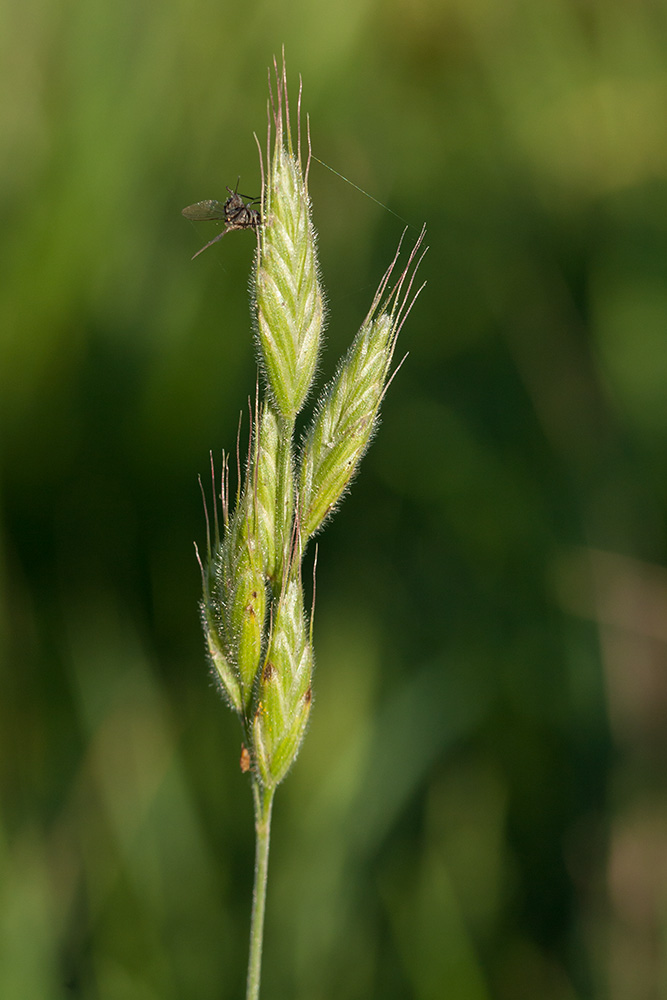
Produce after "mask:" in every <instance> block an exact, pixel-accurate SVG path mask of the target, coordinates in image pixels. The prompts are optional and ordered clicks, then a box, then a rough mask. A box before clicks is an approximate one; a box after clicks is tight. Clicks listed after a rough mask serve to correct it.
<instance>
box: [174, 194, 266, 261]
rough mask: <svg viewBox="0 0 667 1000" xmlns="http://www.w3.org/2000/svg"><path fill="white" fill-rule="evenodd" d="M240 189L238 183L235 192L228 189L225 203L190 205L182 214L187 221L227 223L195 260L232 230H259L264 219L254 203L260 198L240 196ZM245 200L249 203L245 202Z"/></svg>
mask: <svg viewBox="0 0 667 1000" xmlns="http://www.w3.org/2000/svg"><path fill="white" fill-rule="evenodd" d="M238 187H239V182H238V181H237V182H236V187H235V188H234V190H233V191H232V189H231V188H230V187H228V188H227V190H228V191H229V198H228V199H227V201H225V202H221V201H212V200H209V201H198V202H197V203H196V204H195V205H188V207H187V208H184V209H183V211H182V212H181V214H182V215H184V216H185V218H186V219H191V220H192V221H193V222H209V221H211V220H213V219H221V220H222V221H223V222H224V223H225V228H224V229H223V230H222V232H221V233H218V235H217V236H214V237H213V239H212V240H209V242H208V243H207V244H206V245H205V246H203V247H202V248H201V250H198V251H197V253H196V254H194V255H193V257H192V259H193V260H194V259H195V257H198V256H199V254H200V253H203V252H204V250H208V248H209V247H210V246H212V245H213V244H214V243H217V242H218V240H221V239H222V237H223V236H225V235H226V234H227V233H230V232H231V231H232V229H255V230H256V229H259V226H260V223H261V221H262V217H261V215H260V214H259V212H258V211H257V209H256V208H253V207H252V205H253V203H254V202H256V201H259V198H250V197H249V196H248V195H246V194H239V193H238ZM244 198H246V199H247V201H244V200H243V199H244Z"/></svg>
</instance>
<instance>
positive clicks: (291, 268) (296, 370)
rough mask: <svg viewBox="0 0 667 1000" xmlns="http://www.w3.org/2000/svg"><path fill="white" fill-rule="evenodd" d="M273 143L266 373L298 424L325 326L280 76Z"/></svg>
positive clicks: (266, 210) (263, 250)
mask: <svg viewBox="0 0 667 1000" xmlns="http://www.w3.org/2000/svg"><path fill="white" fill-rule="evenodd" d="M276 76H277V106H274V107H273V122H274V128H275V142H274V150H273V157H272V158H269V170H268V181H267V186H266V190H265V196H264V204H263V211H262V216H263V226H262V230H261V238H260V249H259V259H258V266H257V275H256V293H257V313H256V315H257V333H258V340H259V346H260V355H261V362H262V368H263V371H264V374H265V377H266V381H267V384H268V387H269V391H270V393H271V397H272V399H273V402H274V404H275V407H276V410H277V412H278V413H279V414H280V415H281V416H282V417H283V418H284V419H285V420H286V421H288V422H289V423H292V422H293V421H294V418H295V417H296V415H297V413H298V412H299V410H300V409H301V407H302V406H303V404H304V401H305V399H306V396H307V395H308V392H309V390H310V387H311V384H312V381H313V377H314V374H315V368H316V365H317V358H318V354H319V348H320V338H321V333H322V328H323V325H324V304H323V298H322V289H321V287H320V280H319V267H318V262H317V253H316V246H315V230H314V228H313V223H312V218H311V205H310V197H309V195H308V189H307V180H306V177H307V170H306V174H305V175H304V173H303V170H302V166H301V152H300V146H299V144H297V152H296V154H295V152H294V149H293V145H292V136H291V132H290V127H289V103H288V99H287V80H286V76H285V70H284V67H283V72H282V76H281V77H278V75H277V72H276Z"/></svg>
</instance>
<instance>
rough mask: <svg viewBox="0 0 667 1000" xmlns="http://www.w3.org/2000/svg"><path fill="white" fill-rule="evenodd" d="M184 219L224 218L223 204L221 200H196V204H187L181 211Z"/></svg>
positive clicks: (204, 220) (195, 220)
mask: <svg viewBox="0 0 667 1000" xmlns="http://www.w3.org/2000/svg"><path fill="white" fill-rule="evenodd" d="M181 215H184V216H185V218H186V219H191V220H192V221H193V222H208V221H209V220H211V219H225V218H226V215H225V206H224V204H223V203H222V202H221V201H198V202H197V203H196V205H188V207H187V208H184V209H183V211H182V212H181Z"/></svg>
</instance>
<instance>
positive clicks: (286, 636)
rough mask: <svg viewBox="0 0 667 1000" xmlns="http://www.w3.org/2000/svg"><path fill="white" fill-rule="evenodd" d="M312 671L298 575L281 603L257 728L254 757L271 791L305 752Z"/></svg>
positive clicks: (266, 665) (259, 690) (259, 697)
mask: <svg viewBox="0 0 667 1000" xmlns="http://www.w3.org/2000/svg"><path fill="white" fill-rule="evenodd" d="M312 672H313V649H312V642H311V636H310V630H309V628H308V623H307V621H306V616H305V614H304V609H303V589H302V587H301V580H300V579H299V578H298V574H296V573H294V572H293V573H292V574H291V577H290V579H289V580H288V581H287V583H286V585H285V589H284V591H283V593H282V594H281V596H280V598H279V600H278V604H277V608H276V616H275V620H274V622H273V628H272V632H271V639H270V642H269V648H268V650H267V653H266V658H265V661H264V665H263V668H262V673H261V676H260V678H259V684H258V688H257V700H256V707H255V713H254V718H253V724H252V742H253V748H254V758H255V762H256V764H257V767H258V770H259V776H260V779H261V781H262V784H263V785H264V787H265V788H272V787H274V786H275V785H277V784H278V783H279V782H281V781H282V780H283V778H284V777H285V775H286V774H287V772H288V770H289V769H290V767H291V765H292V764H293V762H294V760H295V759H296V755H297V754H298V752H299V748H300V747H301V742H302V740H303V736H304V733H305V731H306V725H307V723H308V716H309V715H310V706H311V701H312V695H311V679H312Z"/></svg>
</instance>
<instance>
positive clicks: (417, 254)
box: [200, 59, 424, 1000]
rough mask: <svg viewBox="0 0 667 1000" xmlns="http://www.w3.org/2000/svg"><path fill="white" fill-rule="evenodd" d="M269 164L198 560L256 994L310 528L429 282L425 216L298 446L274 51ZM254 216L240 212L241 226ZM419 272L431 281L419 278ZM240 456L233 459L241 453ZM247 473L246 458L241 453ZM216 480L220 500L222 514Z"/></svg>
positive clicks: (304, 317) (298, 398)
mask: <svg viewBox="0 0 667 1000" xmlns="http://www.w3.org/2000/svg"><path fill="white" fill-rule="evenodd" d="M274 70H275V85H276V86H275V94H274V92H273V90H272V88H271V86H270V87H269V93H270V106H269V129H268V138H267V151H266V171H265V170H264V163H263V161H262V156H261V151H260V167H261V169H262V199H261V213H260V221H259V223H258V225H257V227H256V229H257V257H256V265H255V272H254V280H253V289H252V295H253V309H254V314H255V319H256V342H257V353H258V361H259V367H260V370H261V372H262V376H263V381H264V385H265V390H266V393H265V399H264V401H263V402H262V403H260V401H259V398H256V401H255V406H254V409H251V433H250V443H249V447H248V454H247V459H246V464H245V470H244V475H243V482H242V484H240V486H239V489H238V492H237V496H236V502H235V504H234V505H233V509H231V506H230V496H229V468H228V458H227V456H225V455H223V463H222V473H221V476H220V479H219V481H218V483H216V477H215V473H214V472H213V473H212V474H213V493H214V516H213V519H212V524H208V515H207V524H208V531H207V551H206V559H205V563H203V564H202V563H201V562H200V565H201V568H202V579H203V599H202V603H201V615H202V624H203V628H204V633H205V636H206V644H207V650H208V655H209V660H210V663H211V670H212V673H213V676H214V677H215V679H216V681H217V684H218V686H219V688H220V690H221V692H222V694H223V696H224V697H225V699H226V700H227V702H228V703H229V705H230V706H231V708H232V709H233V710H234V711H235V712H236V714H237V715H238V718H239V721H240V723H241V728H242V738H243V742H242V744H241V746H242V751H241V761H240V763H241V769H242V770H243V771H245V772H248V774H249V776H250V781H251V784H252V791H253V799H254V804H255V827H256V836H257V847H256V867H255V891H254V895H253V910H252V923H251V934H250V958H249V966H248V986H247V1000H256V998H257V997H258V996H259V982H260V964H261V951H262V931H263V923H264V903H265V898H266V878H267V868H268V854H269V832H270V823H271V808H272V804H273V797H274V793H275V789H276V787H277V785H278V784H279V783H280V782H281V781H282V780H283V778H284V777H285V775H286V774H287V772H288V771H289V769H290V767H291V765H292V764H293V762H294V760H295V758H296V756H297V754H298V752H299V749H300V747H301V743H302V740H303V736H304V733H305V730H306V726H307V723H308V717H309V715H310V709H311V705H312V688H311V683H312V672H313V632H312V629H313V622H312V611H311V612H310V613H309V612H308V611H307V609H306V607H305V606H304V593H303V586H302V579H301V571H302V561H303V556H304V551H305V549H306V546H307V543H308V541H309V540H310V539H311V538H312V537H313V535H314V534H315V533H316V532H318V531H319V530H320V528H321V527H322V525H323V524H324V522H325V521H326V519H327V518H328V517H329V515H330V514H331V512H332V511H333V510H334V508H335V507H336V505H337V504H338V502H339V501H340V499H341V497H342V496H343V494H344V493H345V491H346V489H347V487H348V485H349V483H350V481H351V479H352V477H353V476H354V474H355V472H356V470H357V468H358V466H359V462H360V461H361V458H362V457H363V454H364V452H365V450H366V448H367V447H368V445H369V442H370V440H371V437H372V435H373V431H374V429H375V426H376V423H377V418H378V412H379V409H380V405H381V403H382V399H383V397H384V394H385V392H386V389H387V387H388V385H389V382H390V381H391V377H392V375H391V366H392V359H393V355H394V348H395V345H396V339H397V337H398V334H399V331H400V329H401V327H402V325H403V323H404V321H405V318H406V316H407V315H408V313H409V311H410V309H411V308H412V305H413V303H414V301H415V299H416V297H417V295H418V294H419V292H420V291H421V288H417V289H415V288H414V279H415V273H416V270H417V267H418V266H419V263H420V261H421V257H422V256H423V252H424V251H423V248H422V243H423V238H424V230H422V232H421V234H420V236H419V239H418V240H417V243H416V245H415V246H414V247H413V249H412V251H411V253H410V254H409V256H408V260H407V263H406V265H405V267H404V269H403V270H402V272H401V273H400V275H399V277H398V280H397V281H396V282H395V284H394V285H393V286H392V285H391V278H392V275H393V273H394V270H395V268H396V263H397V261H398V257H399V253H400V249H401V247H400V244H399V248H398V250H397V251H396V255H395V257H394V259H393V261H392V262H391V264H390V266H389V268H388V270H387V272H386V273H385V275H384V277H383V279H382V281H381V283H380V286H379V288H378V290H377V293H376V295H375V298H374V299H373V302H372V304H371V308H370V311H369V313H368V315H367V316H366V319H365V320H364V322H363V323H362V325H361V329H360V330H359V332H358V333H357V335H356V337H355V338H354V340H353V342H352V345H351V346H350V348H349V350H348V352H347V354H346V355H345V356H344V357H343V358H342V360H341V361H340V364H339V366H338V370H337V372H336V375H335V376H334V378H333V379H332V381H331V383H330V384H329V385H328V386H327V387H325V389H324V391H323V393H322V395H321V397H320V399H319V400H318V401H317V402H316V404H315V407H314V413H313V416H312V419H311V421H310V424H309V426H308V427H307V429H306V432H305V434H304V436H303V439H302V441H301V443H300V445H299V446H298V447H297V445H296V444H295V441H294V425H295V419H296V416H297V414H298V413H299V412H300V411H301V410H302V408H303V406H304V403H305V401H306V399H307V397H308V394H309V393H310V391H311V389H312V384H313V379H314V376H315V370H316V366H317V360H318V354H319V350H320V342H321V334H322V329H323V324H324V305H323V296H322V290H321V285H320V277H319V266H318V262H317V250H316V239H315V230H314V228H313V223H312V218H311V207H310V198H309V195H308V167H309V161H310V135H309V134H308V149H309V156H308V160H307V161H306V165H305V169H304V166H303V163H302V158H301V120H300V119H301V115H300V106H301V91H299V106H298V109H297V141H296V146H295V145H294V142H293V136H292V131H291V127H290V115H289V113H290V109H289V102H288V96H287V77H286V72H285V63H284V59H283V67H282V70H280V71H279V70H278V67H277V64H276V63H275V62H274ZM239 228H247V227H239ZM422 287H423V286H422ZM238 465H239V466H240V462H238ZM239 476H240V468H239ZM216 494H218V495H219V497H220V498H221V500H222V506H221V514H220V515H219V514H218V507H217V498H216Z"/></svg>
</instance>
